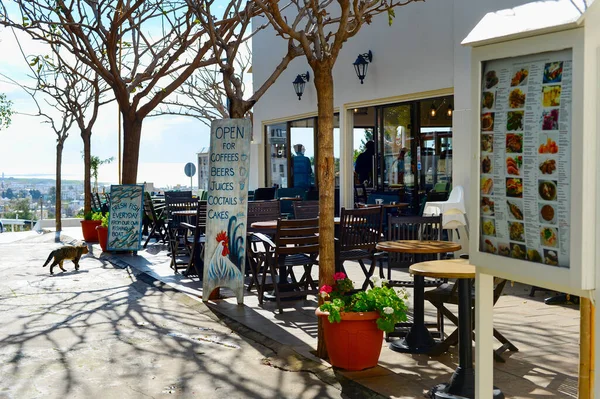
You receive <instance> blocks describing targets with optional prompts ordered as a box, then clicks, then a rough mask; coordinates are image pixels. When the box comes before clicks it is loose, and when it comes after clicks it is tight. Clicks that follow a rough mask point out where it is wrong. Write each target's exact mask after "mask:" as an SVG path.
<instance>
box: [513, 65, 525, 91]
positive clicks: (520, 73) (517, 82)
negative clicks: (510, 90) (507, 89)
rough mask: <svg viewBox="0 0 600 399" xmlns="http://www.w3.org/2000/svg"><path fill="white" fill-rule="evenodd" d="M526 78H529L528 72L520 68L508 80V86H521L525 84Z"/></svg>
mask: <svg viewBox="0 0 600 399" xmlns="http://www.w3.org/2000/svg"><path fill="white" fill-rule="evenodd" d="M527 76H529V70H528V69H526V68H520V69H518V70H517V71H515V73H514V74H513V77H512V79H511V80H510V86H511V87H514V86H521V85H526V84H527Z"/></svg>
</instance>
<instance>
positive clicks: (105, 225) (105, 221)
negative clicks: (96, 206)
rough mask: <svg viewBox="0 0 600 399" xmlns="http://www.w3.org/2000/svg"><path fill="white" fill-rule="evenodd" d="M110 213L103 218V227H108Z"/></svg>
mask: <svg viewBox="0 0 600 399" xmlns="http://www.w3.org/2000/svg"><path fill="white" fill-rule="evenodd" d="M109 213H110V212H106V214H105V215H104V216H102V219H101V220H102V224H101V226H102V227H108V214H109Z"/></svg>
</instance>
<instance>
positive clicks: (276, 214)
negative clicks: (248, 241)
mask: <svg viewBox="0 0 600 399" xmlns="http://www.w3.org/2000/svg"><path fill="white" fill-rule="evenodd" d="M279 218H281V211H280V203H279V201H278V200H270V201H248V217H247V218H246V223H247V226H248V231H253V229H252V227H251V225H252V223H254V222H265V221H268V220H277V219H279Z"/></svg>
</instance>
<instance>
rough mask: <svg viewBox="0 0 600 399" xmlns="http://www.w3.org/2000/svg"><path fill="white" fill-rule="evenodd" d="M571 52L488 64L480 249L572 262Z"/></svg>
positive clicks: (551, 262)
mask: <svg viewBox="0 0 600 399" xmlns="http://www.w3.org/2000/svg"><path fill="white" fill-rule="evenodd" d="M572 72H573V69H572V51H571V50H562V51H558V52H552V53H543V54H535V55H529V56H524V57H515V58H509V59H500V60H493V61H488V62H486V63H485V66H484V69H483V76H482V91H481V124H480V127H481V132H480V134H481V136H480V144H481V148H480V154H481V156H480V215H481V223H480V226H481V231H480V249H481V250H482V251H485V252H488V253H493V254H496V255H501V256H507V257H511V258H516V259H523V260H528V261H531V262H537V263H543V264H546V265H550V266H559V267H566V268H568V267H569V250H570V242H569V239H570V238H569V237H570V235H569V230H570V214H569V212H570V189H571V188H570V177H571V99H572Z"/></svg>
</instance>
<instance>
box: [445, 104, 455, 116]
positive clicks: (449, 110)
mask: <svg viewBox="0 0 600 399" xmlns="http://www.w3.org/2000/svg"><path fill="white" fill-rule="evenodd" d="M452 112H454V107H453V106H452V104H448V109H447V110H446V116H447V117H451V116H452Z"/></svg>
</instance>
